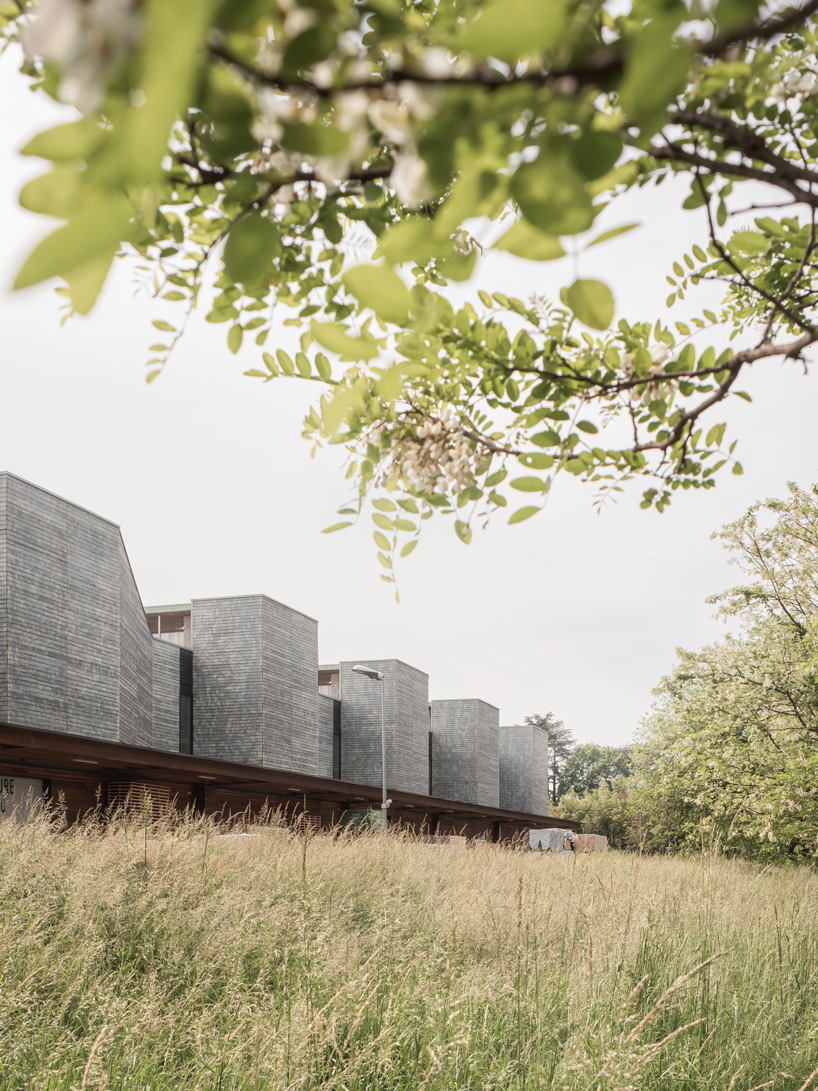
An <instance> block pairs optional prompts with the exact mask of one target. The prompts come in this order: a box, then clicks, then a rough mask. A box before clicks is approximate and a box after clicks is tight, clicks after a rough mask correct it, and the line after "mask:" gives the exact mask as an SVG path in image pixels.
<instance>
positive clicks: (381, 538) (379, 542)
mask: <svg viewBox="0 0 818 1091" xmlns="http://www.w3.org/2000/svg"><path fill="white" fill-rule="evenodd" d="M372 537H373V538H374V539H375V545H376V546H378V548H379V549H385V550H387V551H388V550H390V549H391V548H392V546H391V544H390V542H389V539H388V538H387V537H386V535H385V534H382V533H381V532H380V531H379V530H376V531H375V532H374V533H373V535H372Z"/></svg>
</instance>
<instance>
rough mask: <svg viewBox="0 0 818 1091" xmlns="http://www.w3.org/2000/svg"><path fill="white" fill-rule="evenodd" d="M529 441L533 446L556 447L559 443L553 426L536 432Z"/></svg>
mask: <svg viewBox="0 0 818 1091" xmlns="http://www.w3.org/2000/svg"><path fill="white" fill-rule="evenodd" d="M531 442H532V443H533V444H534V445H535V447H556V446H557V444H558V443H560V442H561V441H560V437H559V435H558V433H557V432H555V431H554V430H553V428H548V429H546V431H544V432H538V433H537V434H536V435H535V436H532V437H531Z"/></svg>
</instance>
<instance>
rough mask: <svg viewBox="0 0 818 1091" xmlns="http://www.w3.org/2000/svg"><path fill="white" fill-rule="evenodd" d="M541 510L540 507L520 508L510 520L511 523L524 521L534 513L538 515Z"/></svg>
mask: <svg viewBox="0 0 818 1091" xmlns="http://www.w3.org/2000/svg"><path fill="white" fill-rule="evenodd" d="M539 510H540V509H539V508H518V509H517V511H515V512H514V514H513V515H512V516H511V517H510V518H509V520H508V521H509V523H522V522H523V520H524V519H530V518H531V516H532V515H536V514H537V512H538V511H539Z"/></svg>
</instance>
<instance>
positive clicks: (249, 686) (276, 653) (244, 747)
mask: <svg viewBox="0 0 818 1091" xmlns="http://www.w3.org/2000/svg"><path fill="white" fill-rule="evenodd" d="M192 641H193V692H194V695H195V696H194V702H193V739H194V743H193V745H194V753H196V754H201V755H203V756H205V757H213V758H223V759H225V760H227V761H239V762H248V763H250V764H255V765H266V766H270V767H271V768H274V769H287V770H291V771H293V772H300V773H313V774H317V775H320V774H318V768H319V764H320V759H319V746H318V738H319V731H318V624H317V622H315V621H314V620H313V619H312V618H308V617H306V616H305V615H304V614H301V613H299V612H298V611H296V610H291V609H290V608H289V607H287V606H283V605H282V604H281V603H279V602H274V601H273V600H272V599H269V598H267V597H266V596H265V595H250V596H246V597H241V598H222V599H195V600H194V601H193V603H192Z"/></svg>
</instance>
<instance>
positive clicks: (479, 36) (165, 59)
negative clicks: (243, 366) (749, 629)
mask: <svg viewBox="0 0 818 1091" xmlns="http://www.w3.org/2000/svg"><path fill="white" fill-rule="evenodd" d="M816 10H818V0H809V2H808V3H806V4H805V5H804V6H802V7H801V8H780V9H777V10H774V11H769V12H768V11H766V10H765V11H763V12H759V8H758V5H757V3H756V2H755V0H716V2H715V3H712V4H708V5H699V4H698V3H696V4H691V6H689V7H688V6H686V5H685V4H684V3H682V2H680V0H631V2H629V3H628V2H626V3H625V4H621V5H616V6H614V7H611V8H610V10H609V7H608V6H606V5H605V4H604V3H603V2H601V0H537V2H534V0H444V2H441V3H433V2H432V0H300V2H296V0H229V2H221V3H220V2H218V0H175V2H174V3H167V2H165V0H145V2H144V3H142V4H136V3H133V2H131V0H96V2H95V3H93V4H84V3H81V2H80V0H40V3H39V4H36V5H35V4H34V3H32V2H30V0H20V2H19V3H16V2H15V3H11V2H8V3H5V4H4V5H3V6H2V8H0V19H2V20H3V25H4V33H5V35H6V36H7V37H9V38H13V37H19V38H20V39H21V40H22V43H23V45H24V47H25V60H24V63H23V71H24V73H25V75H26V76H28V77H29V78H30V79H31V80H32V82H33V85H34V87H35V88H36V89H37V90H38V92H40V93H44V94H49V95H52V96H55V97H58V98H61V99H62V100H63V101H67V102H70V103H72V104H73V105H75V106H76V107H77V109H78V110H79V111H80V115H79V116H78V118H77V120H75V121H73V122H69V123H68V124H64V125H60V126H57V127H56V128H54V129H51V130H49V131H47V132H44V133H41V134H39V135H38V136H36V137H35V138H34V139H33V140H32V141H31V142H30V143H29V144H28V145H27V146H26V147H25V148H24V149H23V152H24V154H27V155H32V156H36V157H39V158H41V159H43V160H45V161H46V162H47V163H49V166H50V169H49V170H48V171H47V172H46V173H45V174H43V175H42V176H41V177H39V178H37V179H35V180H34V181H32V182H30V183H29V184H28V185H27V186H25V187H24V189H23V192H22V194H21V203H22V204H23V206H24V207H25V208H27V209H30V210H32V211H35V212H38V213H42V214H44V215H47V216H50V217H57V218H58V219H59V220H62V221H63V224H62V226H60V227H58V228H57V229H56V230H55V231H53V232H52V233H51V234H50V235H48V236H47V237H46V238H45V239H43V241H42V242H41V243H40V244H39V245H38V246H37V247H36V248H35V249H34V251H33V252H32V254H31V255H30V256H29V257H28V259H27V260H26V261H25V263H24V265H23V267H22V269H21V270H20V273H19V275H18V278H17V285H18V286H19V287H25V286H27V285H30V284H34V283H37V282H40V281H42V280H46V279H48V278H51V277H62V278H63V279H64V280H65V281H66V282H67V287H66V288H65V289H63V291H64V293H65V294H66V295H67V298H68V308H69V310H74V311H78V312H80V313H86V312H87V311H88V310H89V309H90V308H91V307H92V306H93V304H94V301H95V299H96V297H97V295H98V292H99V290H100V288H101V286H102V284H103V282H104V280H105V278H106V276H107V273H108V270H109V267H110V265H111V262H112V260H113V258H114V256H115V255H116V254H118V253H119V254H124V255H126V256H127V257H128V258H129V259H131V260H133V261H135V263H136V265H137V266H138V268H139V269H140V274H139V275H140V276H141V277H142V278H143V281H144V283H146V284H147V285H148V286H150V287H151V289H152V291H153V292H154V293H155V295H156V297H157V298H158V299H161V300H163V301H167V302H169V303H170V304H172V305H176V307H177V309H178V312H179V318H178V319H176V320H175V321H173V322H171V321H168V320H167V319H166V318H165V317H160V318H157V319H156V321H155V322H154V326H155V327H156V328H157V330H158V332H159V336H158V337H157V339H156V341H155V343H154V344H153V345H152V346H151V348H150V358H149V363H148V371H147V378H148V379H149V380H153V379H155V378H156V377H157V376H158V375H159V374H160V373H161V370H162V368H163V367H164V366H165V364H166V362H167V360H168V358H169V356H170V354H171V353H172V351H173V348H174V346H175V345H176V344H177V343H178V340H179V338H180V336H181V335H182V332H183V331H184V328H185V326H186V323H187V321H188V318H189V316H190V314H191V313H192V311H193V310H194V309H195V308H196V307H197V305H198V304H199V302H200V301H201V300H203V299H207V300H208V303H207V304H206V307H205V309H206V314H205V318H206V320H207V321H208V322H211V323H213V324H214V327H215V329H214V333H217V332H219V328H221V331H223V332H224V334H225V335H226V342H227V347H228V349H229V350H230V351H231V352H234V353H235V352H238V350H239V349H240V348H241V346H242V344H243V343H244V342H246V341H253V342H254V343H255V345H256V346H257V350H258V356H259V359H258V360H257V362H256V366H253V367H251V368H250V369H249V371H248V374H249V375H251V376H252V377H254V378H255V379H257V380H261V381H264V382H269V381H272V380H273V379H275V380H279V379H280V378H281V377H294V378H297V379H301V380H305V381H312V382H315V383H316V386H317V399H316V402H315V405H314V407H313V408H312V410H311V411H310V413H309V415H308V416H307V419H306V422H305V435H306V436H307V437H308V438H309V439H310V441H311V442H313V443H314V444H315V445H318V446H320V445H322V444H326V443H330V444H341V445H343V446H344V447H346V449H347V451H348V452H349V461H348V477H349V479H350V481H351V486H350V501H349V503H347V504H345V505H344V507H343V508H342V509H341V514H342V516H343V518H342V520H341V521H340V522H338V523H336V524H334V525H333V527H331V528H327V529H328V530H329V529H332V530H335V529H340V528H342V527H344V526H346V525H349V523H350V522H352V521H353V520H354V519H355V518H356V517H357V516H358V515H360V513H361V511H362V507H363V505H364V502H365V501H366V500H367V498H369V499H373V505H372V506H373V509H374V510H373V512H372V518H373V519H374V522H375V527H374V530H373V533H374V537H375V542H376V544H377V547H378V554H379V559H380V562H381V564H382V565H383V568H384V572H383V578H384V579H385V580H387V581H388V582H392V581H393V579H394V570H393V565H394V555H395V553H396V552H397V551H399V552H400V553H401V554H402V555H407V554H408V553H410V552H411V551H412V550H413V549H414V548H415V545H416V544H417V537H418V533H419V530H420V526H421V523H422V520H423V519H426V518H429V517H430V516H431V515H432V514H433V513H434V512H435V511H439V512H444V513H446V514H449V515H452V516H454V527H455V530H456V532H457V534H458V535H459V537H460V538H461V539H462V540H463V541H464V542H468V541H469V540H470V538H471V536H472V531H473V527H474V526H476V525H480V524H483V523H484V522H485V521H486V520H487V519H488V518H490V517H491V516H492V515H493V514H496V513H497V512H498V511H501V510H502V511H506V510H508V511H509V512H510V516H509V522H511V523H517V522H521V521H523V520H525V519H528V518H530V517H531V516H533V515H535V514H536V513H537V512H538V511H540V510H541V509H542V507H543V506H544V504H545V502H546V498H547V495H548V492H549V489H550V487H551V484H552V481H553V480H554V477H555V475H557V474H568V475H573V476H575V477H576V478H577V479H579V480H582V481H585V482H590V483H592V484H593V485H594V486H595V489H596V490H597V498H598V500H602V499H604V498H605V497H606V496H608V495H610V494H612V493H614V492H616V491H617V490H621V488H622V483H623V482H624V481H626V480H627V479H629V478H631V477H634V476H643V475H646V476H647V477H649V478H651V479H652V483H651V482H648V484H649V485H650V487H648V488H647V489H646V490H645V491H644V493H643V498H642V501H641V502H642V504H643V506H646V507H650V506H652V505H655V506H656V507H657V508H658V509H659V510H662V509H663V508H664V506H665V505H666V504H667V503H668V502H669V499H670V496H671V494H672V492H673V490H675V489H678V488H682V489H688V488H707V487H711V486H712V485H713V484H714V475H715V474H716V473H717V471H718V470H719V469H720V468H721V467H723V466H731V467H732V469H733V472H736V473H738V472H741V467H740V464H739V463H737V462H735V460H734V458H733V448H734V442H735V441H732V442H729V443H728V442H727V441H726V440H725V425H724V423H723V422H719V421H718V420H715V421H714V420H713V419H712V418H713V411H714V408H715V407H716V406H718V405H719V404H721V403H722V402H723V401H724V400H725V399H727V398H728V397H732V396H735V395H738V396H743V397H749V395H748V394H746V393H743V392H741V391H739V390H738V386H737V381H738V379H739V377H740V376H741V375H743V373H744V372H745V371H746V369H747V367H748V366H749V365H751V364H752V363H755V362H761V361H765V360H770V359H775V358H779V359H780V358H782V357H783V358H785V359H790V360H794V359H801V358H802V357H803V353H804V351H805V350H806V349H807V348H808V347H809V346H810V345H811V344H812V343H813V342H814V341H815V340H816V338H818V328H817V327H816V325H815V316H814V309H815V301H816V285H815V283H814V280H815V274H816V269H817V268H818V266H816V264H815V260H814V258H815V244H816V239H815V209H816V207H817V206H818V189H816V182H818V169H817V168H816V155H818V127H817V126H818V112H817V109H818V107H817V103H818V99H817V98H816V95H815V90H816V86H818V77H816V74H815V71H814V69H815V63H814V51H815V44H816V34H815V27H814V21H813V16H814V13H815V12H816ZM674 173H675V174H683V175H685V176H686V177H687V178H688V179H689V182H690V195H689V197H688V198H687V200H686V201H685V207H687V208H697V207H698V208H700V209H701V213H700V221H699V222H700V234H699V237H698V239H695V238H693V239H691V247H690V249H689V251H688V252H687V253H685V254H683V255H679V259H678V261H677V262H676V263H675V264H674V266H673V269H672V270H671V271H670V272H672V275H670V273H669V275H668V279H669V281H670V287H671V289H672V290H671V293H670V296H669V298H668V306H670V305H672V304H673V303H675V302H676V301H677V300H679V299H683V298H685V297H686V296H687V295H688V294H689V293H690V292H691V290H692V289H694V288H695V287H696V286H697V285H698V284H700V283H702V282H706V281H716V282H719V283H721V284H722V285H723V287H724V300H723V305H722V307H721V309H720V310H718V311H717V312H716V311H709V310H704V311H702V312H701V314H699V315H697V316H696V317H695V318H694V319H693V320H691V321H689V322H681V321H678V322H675V323H673V322H670V321H669V316H667V315H665V314H660V315H641V316H634V317H632V318H631V319H629V320H625V318H620V319H619V321H618V322H615V317H616V307H615V297H614V293H613V291H612V289H611V286H609V285H607V284H605V283H603V282H601V281H600V280H598V279H597V278H595V277H593V276H590V275H589V276H583V277H581V278H579V279H572V278H571V277H567V278H566V284H565V287H564V288H563V290H562V291H561V293H560V295H559V298H558V299H555V300H551V301H546V300H544V299H542V298H539V297H537V296H536V295H535V296H532V298H531V299H529V300H526V301H522V300H518V299H513V298H509V297H508V296H507V295H505V294H504V293H503V292H500V291H498V292H492V293H488V292H478V293H476V294H475V295H473V297H472V298H470V299H468V301H467V302H465V303H463V304H462V305H458V306H455V305H454V304H453V303H452V302H451V301H450V300H449V298H448V297H447V296H448V294H449V293H447V288H448V286H450V285H451V284H452V283H453V282H465V281H468V280H469V278H470V277H471V275H472V273H473V271H474V269H475V266H476V265H477V263H478V262H479V261H480V260H481V259H482V257H483V254H484V253H485V251H486V250H487V249H489V248H493V249H499V250H502V251H506V252H510V253H512V254H516V255H518V256H520V257H522V258H525V259H527V260H530V261H532V262H539V261H555V260H556V261H558V260H560V259H561V258H562V256H563V255H564V254H565V251H566V248H569V249H570V250H572V251H574V252H579V251H580V250H585V249H587V248H588V247H593V246H596V245H597V244H600V243H607V242H609V241H610V240H611V239H612V238H613V237H615V236H617V235H619V234H622V233H623V232H625V231H627V230H629V229H630V228H631V227H632V226H634V225H632V224H628V223H622V224H619V225H618V226H616V227H614V228H613V229H611V230H608V231H605V232H601V233H600V232H599V231H598V229H595V227H594V224H595V221H596V219H597V217H598V216H599V214H600V213H601V212H602V211H603V210H604V209H606V208H608V206H610V205H611V204H612V203H615V202H616V200H617V198H618V197H619V196H620V195H621V194H623V193H624V192H627V191H628V190H629V189H632V188H633V187H639V186H646V185H654V184H659V183H660V182H662V181H663V180H664V179H665V178H667V177H668V175H670V174H674ZM748 187H750V189H749V193H745V191H746V190H747V189H748ZM760 189H761V191H763V192H762V197H761V200H760V203H762V204H770V205H773V206H776V205H779V204H781V203H782V202H783V203H784V204H785V205H786V208H785V209H784V211H783V213H782V212H781V211H780V210H776V209H775V208H773V209H772V210H769V209H768V210H765V212H766V213H769V211H772V212H773V213H774V214H772V215H770V214H763V215H761V216H755V215H754V214H753V210H750V211H748V210H747V209H746V207H744V206H747V205H756V204H757V203H759V200H758V194H759V191H760ZM362 259H363V260H362ZM585 260H587V262H588V263H592V260H593V252H592V254H591V255H590V257H589V258H588V259H585ZM657 272H658V271H657ZM203 289H207V291H206V292H204V293H203ZM164 313H165V310H163V314H164ZM284 314H286V315H289V317H286V318H282V317H281V316H282V315H284ZM282 323H283V324H284V325H289V326H292V327H294V328H295V329H297V331H298V336H299V337H300V346H299V351H298V352H297V353H296V354H294V355H291V354H289V353H287V352H285V351H284V350H283V348H281V347H280V346H276V344H275V342H276V340H278V338H279V337H280V331H281V324H282ZM725 334H727V336H728V338H729V339H736V344H735V345H734V346H733V347H730V348H723V344H724V340H725V336H724V335H725ZM705 421H706V422H707V423H706V424H705ZM623 425H624V427H623ZM515 502H516V503H515Z"/></svg>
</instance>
